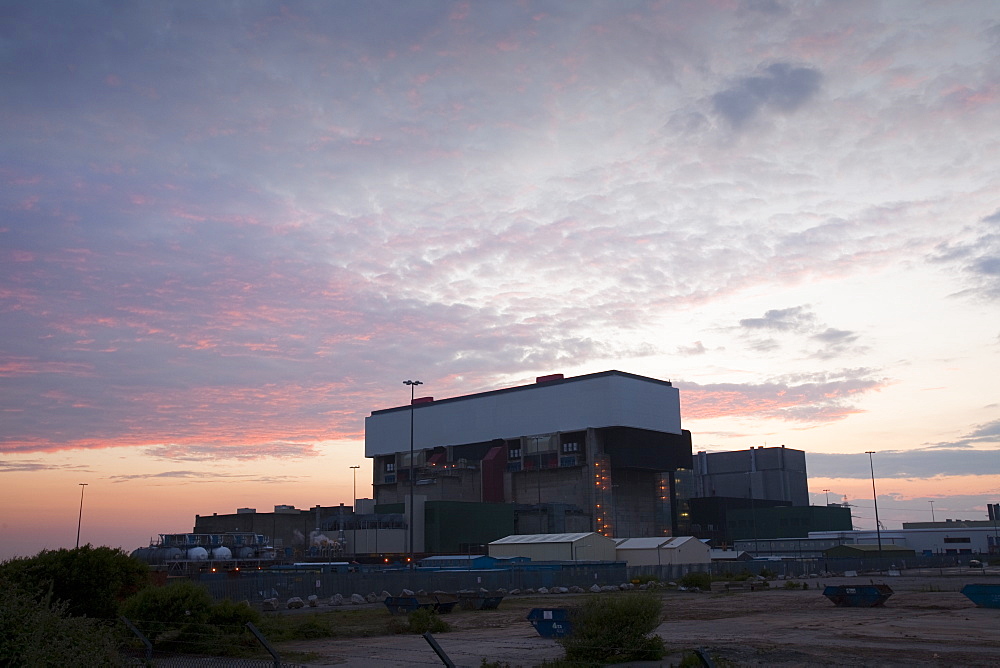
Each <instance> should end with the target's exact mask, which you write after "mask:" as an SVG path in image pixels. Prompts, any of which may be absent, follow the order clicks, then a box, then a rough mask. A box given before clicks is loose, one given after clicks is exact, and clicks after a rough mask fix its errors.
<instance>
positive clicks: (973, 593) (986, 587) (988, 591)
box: [962, 584, 1000, 608]
mask: <svg viewBox="0 0 1000 668" xmlns="http://www.w3.org/2000/svg"><path fill="white" fill-rule="evenodd" d="M962 593H963V594H964V595H965V597H966V598H967V599H969V600H970V601H972V602H973V603H975V604H976V605H978V606H979V607H980V608H1000V584H969V585H965V586H964V587H962Z"/></svg>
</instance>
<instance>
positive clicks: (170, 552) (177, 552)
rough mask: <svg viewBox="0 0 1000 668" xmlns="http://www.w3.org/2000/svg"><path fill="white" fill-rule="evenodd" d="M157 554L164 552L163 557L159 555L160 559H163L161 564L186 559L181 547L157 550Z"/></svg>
mask: <svg viewBox="0 0 1000 668" xmlns="http://www.w3.org/2000/svg"><path fill="white" fill-rule="evenodd" d="M157 552H158V553H160V552H162V555H159V558H160V559H161V562H160V563H162V562H164V561H177V560H178V559H182V558H183V557H184V553H183V552H182V551H181V549H180V548H179V547H168V548H166V549H160V550H157Z"/></svg>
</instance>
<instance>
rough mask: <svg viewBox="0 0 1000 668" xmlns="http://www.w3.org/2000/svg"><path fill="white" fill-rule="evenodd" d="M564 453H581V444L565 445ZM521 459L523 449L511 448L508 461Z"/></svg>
mask: <svg viewBox="0 0 1000 668" xmlns="http://www.w3.org/2000/svg"><path fill="white" fill-rule="evenodd" d="M562 452H563V454H566V453H568V452H580V444H579V443H563V444H562ZM520 458H521V448H511V449H510V450H508V451H507V459H520Z"/></svg>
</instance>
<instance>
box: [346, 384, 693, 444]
mask: <svg viewBox="0 0 1000 668" xmlns="http://www.w3.org/2000/svg"><path fill="white" fill-rule="evenodd" d="M411 417H412V420H413V431H412V433H413V443H414V448H415V449H424V448H431V447H434V446H439V445H460V444H463V443H478V442H488V441H492V440H494V439H507V438H518V437H520V436H523V435H532V434H551V433H557V432H564V431H574V430H580V429H586V428H587V427H613V426H623V425H627V426H632V427H636V428H639V429H649V430H653V431H661V432H669V433H673V434H680V433H681V415H680V396H679V393H678V391H677V388H675V387H673V386H671V385H670V383H668V382H664V381H659V380H655V379H652V378H645V377H642V376H636V375H633V374H626V373H622V372H620V371H606V372H602V373H596V374H589V375H585V376H577V377H575V378H567V379H563V380H554V381H550V382H545V383H537V384H535V385H525V386H521V387H515V388H508V389H505V390H497V391H494V392H484V393H480V394H475V395H471V396H468V397H456V398H452V399H445V400H441V401H435V402H433V403H423V404H416V405H414V406H403V407H399V408H395V409H388V410H383V411H375V412H373V413H372V414H371V416H369V417H367V418H365V456H366V457H374V456H377V455H386V454H391V453H394V452H401V451H404V450H407V451H408V450H409V443H410V434H411V430H410V425H411V422H410V421H411Z"/></svg>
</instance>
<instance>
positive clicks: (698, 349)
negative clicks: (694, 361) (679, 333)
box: [677, 341, 707, 355]
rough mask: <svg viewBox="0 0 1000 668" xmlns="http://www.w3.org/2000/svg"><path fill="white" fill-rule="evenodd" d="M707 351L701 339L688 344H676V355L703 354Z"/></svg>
mask: <svg viewBox="0 0 1000 668" xmlns="http://www.w3.org/2000/svg"><path fill="white" fill-rule="evenodd" d="M706 352H707V350H706V349H705V344H703V343H702V342H701V341H695V342H694V343H692V344H691V345H689V346H678V347H677V354H678V355H704V354H705V353H706Z"/></svg>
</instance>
